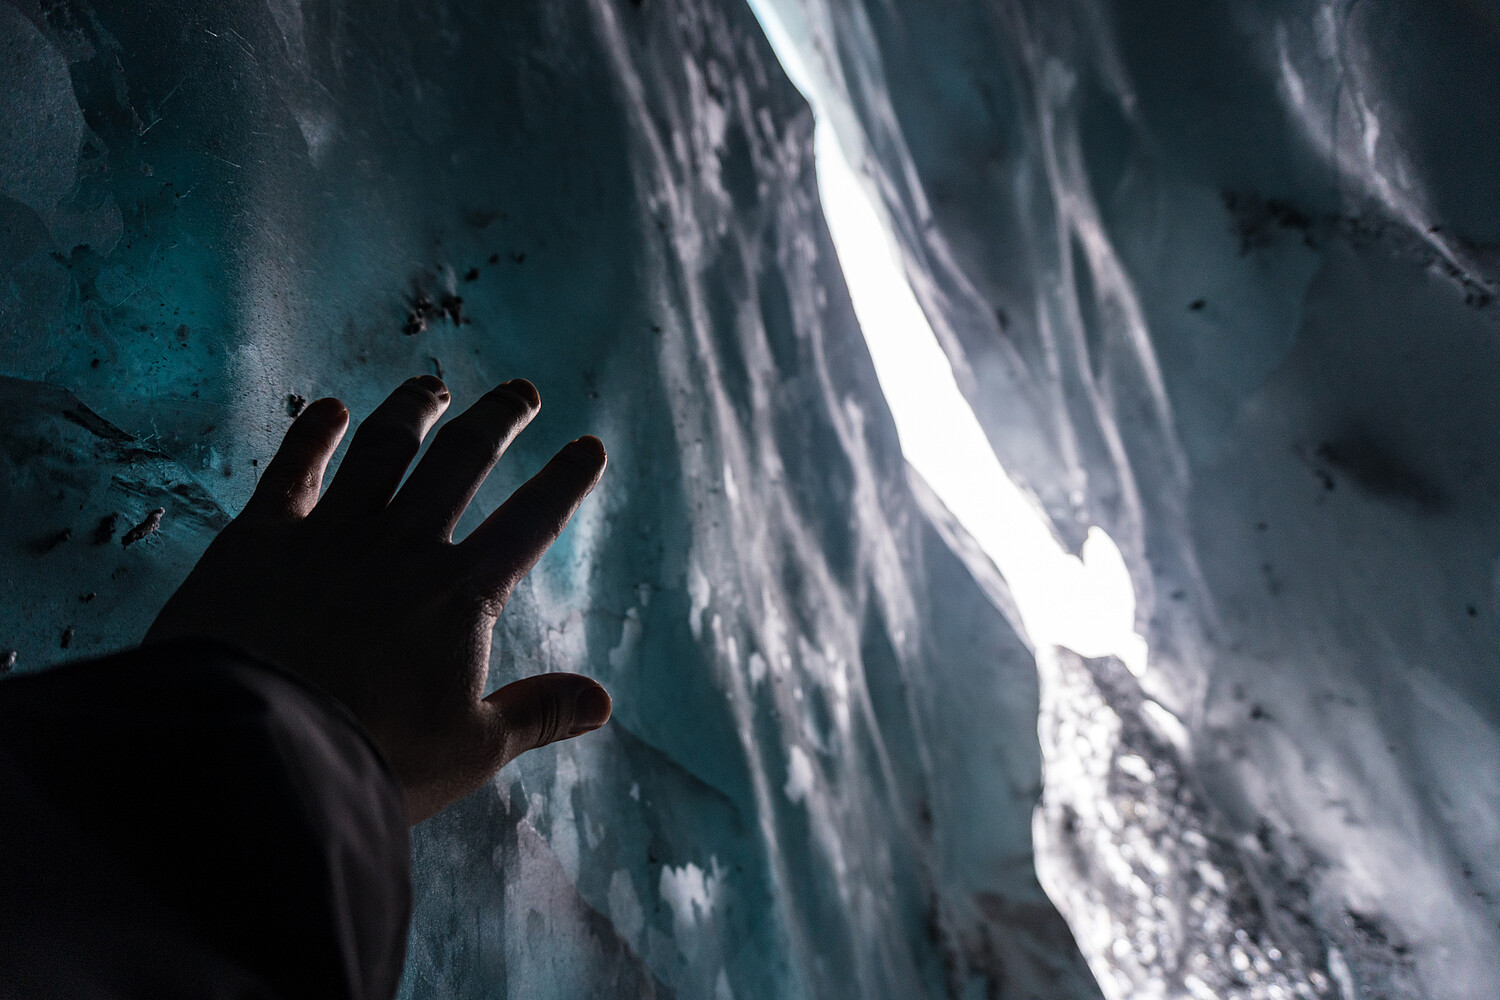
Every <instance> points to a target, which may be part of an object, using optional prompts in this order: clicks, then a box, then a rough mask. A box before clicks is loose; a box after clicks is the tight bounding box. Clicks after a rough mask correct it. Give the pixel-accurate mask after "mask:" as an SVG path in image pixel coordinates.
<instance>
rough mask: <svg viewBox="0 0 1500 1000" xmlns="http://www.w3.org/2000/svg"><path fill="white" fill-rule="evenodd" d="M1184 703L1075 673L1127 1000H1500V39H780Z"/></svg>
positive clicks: (1084, 19) (1272, 17)
mask: <svg viewBox="0 0 1500 1000" xmlns="http://www.w3.org/2000/svg"><path fill="white" fill-rule="evenodd" d="M767 2H768V3H769V4H770V5H771V6H772V7H773V8H775V9H776V10H777V11H778V12H779V14H780V16H781V17H782V18H783V19H784V20H785V21H786V22H787V24H788V25H789V26H790V33H791V35H792V36H793V37H794V39H795V42H796V44H797V46H798V48H799V49H800V51H801V52H802V54H803V56H804V58H805V60H806V61H807V62H808V63H809V64H810V65H811V66H813V67H815V71H816V76H817V77H818V80H819V86H820V88H822V90H823V100H824V103H826V104H828V105H829V106H830V107H831V109H832V110H831V111H830V116H831V118H832V120H833V123H834V125H835V127H836V128H837V129H838V132H839V135H840V138H841V140H842V142H843V144H844V145H845V147H846V148H847V149H848V150H849V151H850V155H851V158H853V159H855V160H857V161H859V162H860V163H861V164H862V165H863V166H864V168H865V169H866V170H867V171H868V181H869V184H870V187H871V190H872V191H874V192H875V193H876V194H877V196H878V197H879V199H880V200H881V202H882V204H883V205H884V206H885V209H886V211H887V212H888V215H889V218H890V222H891V226H892V228H893V230H894V231H895V232H896V234H897V235H898V237H899V239H900V241H901V244H902V248H903V255H904V261H905V265H906V269H907V271H908V274H909V276H910V278H911V280H912V283H913V285H914V287H915V288H916V290H917V293H918V295H919V297H920V298H921V299H922V301H923V304H924V307H925V311H926V312H927V314H928V316H929V319H930V320H931V321H932V323H933V326H934V328H935V330H936V332H937V334H938V336H939V338H940V340H941V341H942V343H943V345H944V347H945V349H946V351H947V353H948V355H949V357H950V359H951V360H952V362H953V365H954V368H955V371H956V373H957V374H958V376H959V381H960V385H961V386H962V388H963V389H964V391H965V393H966V394H967V396H968V397H969V399H970V401H971V402H972V404H973V406H974V408H975V410H976V411H977V412H978V414H979V415H980V418H981V420H982V421H983V422H984V424H985V426H986V429H987V431H988V432H989V434H990V437H991V440H992V442H993V443H994V445H995V448H996V451H997V453H998V454H999V455H1000V457H1001V458H1002V460H1003V461H1004V463H1005V465H1006V467H1007V468H1008V470H1010V472H1011V473H1012V474H1013V475H1014V476H1016V477H1017V478H1019V479H1021V480H1022V481H1024V482H1026V483H1027V484H1028V486H1029V487H1030V488H1031V489H1033V490H1034V492H1035V493H1036V494H1037V496H1038V497H1039V499H1040V500H1041V502H1042V503H1043V504H1044V506H1045V507H1046V509H1047V510H1048V511H1049V513H1050V514H1051V517H1052V520H1053V522H1054V523H1055V524H1056V526H1057V528H1058V531H1059V533H1060V534H1061V536H1062V537H1064V538H1067V539H1070V540H1072V541H1073V542H1074V543H1075V544H1076V543H1077V541H1078V540H1079V539H1081V536H1082V533H1083V531H1084V530H1085V529H1086V528H1087V527H1088V526H1089V525H1091V524H1098V525H1102V526H1104V527H1105V528H1106V529H1107V530H1108V531H1109V533H1110V534H1111V536H1112V537H1113V538H1114V539H1115V540H1116V542H1117V543H1118V544H1119V545H1120V547H1121V548H1122V550H1124V552H1125V554H1126V557H1127V559H1128V561H1129V562H1130V564H1131V566H1132V571H1133V576H1134V578H1135V582H1136V591H1137V597H1138V613H1139V616H1140V620H1141V625H1142V628H1143V632H1144V634H1145V635H1146V637H1147V639H1148V640H1149V642H1150V645H1151V649H1152V654H1151V662H1150V666H1149V668H1148V669H1147V671H1146V672H1145V675H1144V676H1143V677H1141V678H1135V677H1133V676H1132V675H1131V674H1130V673H1129V672H1127V671H1123V670H1121V669H1120V668H1119V665H1118V664H1114V663H1110V662H1102V663H1092V664H1090V663H1085V662H1083V661H1081V660H1079V659H1078V658H1076V657H1073V656H1071V655H1069V654H1066V653H1063V654H1060V655H1058V656H1056V657H1054V656H1052V655H1050V654H1049V653H1047V652H1046V651H1040V653H1039V658H1038V659H1039V666H1040V668H1041V678H1042V705H1043V708H1042V734H1043V742H1044V752H1045V755H1046V757H1047V765H1046V778H1047V781H1046V792H1045V802H1044V807H1043V809H1042V810H1041V812H1040V814H1039V821H1038V837H1039V842H1038V847H1039V859H1038V861H1039V866H1040V867H1041V869H1042V871H1043V875H1044V881H1045V882H1046V883H1047V884H1048V888H1049V890H1050V891H1051V892H1052V894H1053V897H1054V898H1055V899H1057V900H1058V901H1059V904H1060V906H1061V907H1062V909H1063V911H1064V913H1065V915H1066V916H1067V917H1068V919H1069V922H1070V923H1071V925H1072V926H1073V928H1074V930H1075V931H1076V932H1077V933H1078V935H1079V940H1080V943H1081V945H1082V947H1083V950H1084V952H1085V954H1086V955H1087V956H1088V958H1089V961H1090V963H1091V966H1092V967H1093V968H1094V970H1095V971H1096V973H1098V975H1099V979H1100V982H1101V984H1102V985H1103V986H1104V988H1105V992H1106V993H1107V994H1108V995H1110V996H1115V997H1132V996H1200V997H1202V996H1255V997H1261V996H1290V995H1303V996H1305V995H1328V996H1341V997H1345V998H1353V997H1365V996H1380V997H1419V996H1420V997H1443V998H1458V997H1472V998H1480V997H1493V996H1495V995H1496V994H1497V992H1500V861H1497V858H1500V671H1497V669H1496V663H1497V662H1500V661H1497V652H1500V650H1497V637H1500V630H1497V627H1496V626H1497V622H1500V559H1497V555H1500V530H1497V529H1500V524H1497V519H1500V506H1497V502H1496V501H1497V499H1500V394H1497V392H1496V386H1497V384H1500V383H1497V376H1500V339H1497V334H1500V329H1497V327H1500V322H1497V319H1500V311H1497V310H1500V306H1497V305H1496V303H1495V301H1494V296H1495V290H1496V282H1497V280H1500V255H1497V252H1496V247H1497V246H1500V198H1497V197H1496V182H1497V179H1500V130H1497V129H1496V128H1495V124H1496V122H1495V112H1494V109H1495V108H1496V107H1500V100H1497V99H1500V8H1497V7H1496V6H1495V5H1494V4H1493V3H1486V2H1473V3H1460V2H1418V0H1363V2H1360V0H1347V2H1346V0H1338V2H1334V0H1320V2H1302V0H1298V2H1280V0H1277V2H1256V0H1236V2H1222V0H1216V2H1207V3H1187V2H1162V0H1151V2H1128V3H1114V2H1108V0H1061V2H1051V0H1046V2H1042V0H1037V2H1032V0H971V2H940V3H931V2H927V0H882V2H869V0H767Z"/></svg>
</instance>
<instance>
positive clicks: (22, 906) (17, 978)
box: [0, 640, 411, 1000]
mask: <svg viewBox="0 0 1500 1000" xmlns="http://www.w3.org/2000/svg"><path fill="white" fill-rule="evenodd" d="M410 881H411V876H410V843H409V840H408V832H407V822H406V811H405V804H404V800H403V798H402V795H401V791H400V788H399V786H398V785H397V783H396V781H395V779H394V777H393V776H392V774H391V772H390V769H389V767H388V766H387V765H386V763H385V761H384V759H383V758H382V757H381V755H380V753H379V752H378V751H377V750H376V748H375V746H374V744H373V743H371V742H370V740H369V738H368V736H367V735H366V734H365V732H364V731H363V730H362V729H361V728H360V726H359V725H358V724H357V723H356V722H355V720H354V718H353V717H352V716H351V715H350V714H349V713H348V712H347V711H346V710H345V709H344V708H343V707H342V706H341V705H340V704H338V703H337V702H335V701H334V700H333V699H331V698H329V697H328V696H326V695H325V694H323V693H322V692H320V691H318V690H317V689H315V688H313V687H312V686H311V685H309V684H307V683H305V682H304V681H302V680H301V679H299V678H297V677H295V676H294V675H292V674H289V673H286V672H284V671H282V670H279V669H276V668H274V667H271V666H268V665H266V664H263V663H260V662H257V661H255V660H254V659H251V658H250V657H248V656H245V655H244V654H242V653H239V652H237V651H235V650H233V649H231V648H229V647H226V646H222V645H218V644H214V643H208V642H202V641H196V640H194V641H180V642H172V643H162V644H157V645H151V646H146V647H142V648H139V649H135V650H131V651H128V652H124V653H120V654H117V655H115V656H110V657H106V658H104V659H100V660H94V661H91V662H86V663H77V664H70V665H67V666H62V667H57V668H54V669H52V670H48V671H44V672H41V673H37V674H33V675H28V676H23V677H17V678H13V679H8V680H5V681H3V682H0V997H11V996H26V997H36V998H50V997H84V996H87V997H101V998H107V997H119V998H135V997H152V998H156V997H189V996H191V997H268V998H285V1000H290V998H302V997H309V998H311V997H317V998H339V1000H342V998H347V1000H388V998H390V997H392V996H394V994H395V991H396V987H397V984H398V981H399V979H400V976H401V968H402V964H403V960H404V957H405V949H406V930H407V923H408V920H409V919H410V911H411V884H410Z"/></svg>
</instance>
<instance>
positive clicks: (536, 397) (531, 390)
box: [500, 378, 542, 410]
mask: <svg viewBox="0 0 1500 1000" xmlns="http://www.w3.org/2000/svg"><path fill="white" fill-rule="evenodd" d="M500 388H502V389H509V390H510V391H511V392H513V393H515V394H516V395H517V396H520V397H521V398H522V399H524V400H526V401H527V402H528V403H530V404H531V408H532V409H533V410H534V409H536V408H537V407H539V406H541V405H542V394H541V393H539V392H537V391H536V386H534V385H532V384H531V383H530V382H528V381H527V380H526V379H524V378H513V379H511V380H510V381H509V382H502V383H501V385H500Z"/></svg>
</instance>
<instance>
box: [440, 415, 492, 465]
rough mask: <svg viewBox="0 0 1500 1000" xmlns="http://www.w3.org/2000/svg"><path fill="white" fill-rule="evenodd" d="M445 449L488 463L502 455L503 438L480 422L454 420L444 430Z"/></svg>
mask: <svg viewBox="0 0 1500 1000" xmlns="http://www.w3.org/2000/svg"><path fill="white" fill-rule="evenodd" d="M442 435H443V437H444V439H445V447H447V448H451V449H452V450H453V451H454V452H455V453H457V454H460V455H464V456H467V457H470V458H473V459H475V460H478V461H480V462H488V461H491V460H493V459H494V458H495V456H496V455H498V454H499V453H500V444H501V442H502V441H503V440H504V438H503V436H502V435H500V434H497V433H496V432H495V431H494V430H493V429H491V428H489V427H487V426H485V425H484V424H483V423H482V422H480V421H478V420H465V419H460V420H454V421H452V422H450V423H449V424H448V426H447V427H445V428H443V431H442Z"/></svg>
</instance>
